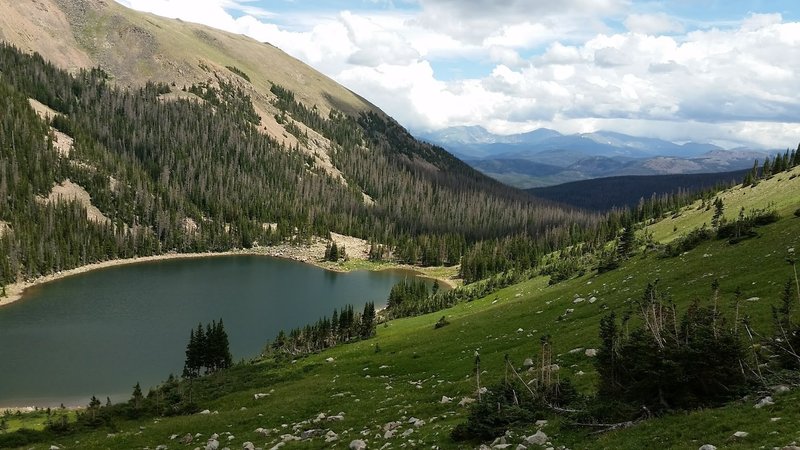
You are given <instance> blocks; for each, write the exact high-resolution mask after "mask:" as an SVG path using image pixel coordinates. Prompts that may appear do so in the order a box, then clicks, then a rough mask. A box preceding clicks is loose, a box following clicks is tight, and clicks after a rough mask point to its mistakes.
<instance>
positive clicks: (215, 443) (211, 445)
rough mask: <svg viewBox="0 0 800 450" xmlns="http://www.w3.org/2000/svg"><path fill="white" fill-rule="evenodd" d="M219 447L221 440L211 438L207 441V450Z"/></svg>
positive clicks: (214, 449)
mask: <svg viewBox="0 0 800 450" xmlns="http://www.w3.org/2000/svg"><path fill="white" fill-rule="evenodd" d="M218 449H219V441H218V440H216V439H209V440H208V442H207V443H206V450H218Z"/></svg>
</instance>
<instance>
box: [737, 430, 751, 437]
mask: <svg viewBox="0 0 800 450" xmlns="http://www.w3.org/2000/svg"><path fill="white" fill-rule="evenodd" d="M749 434H750V433H748V432H747V431H737V432H736V433H733V437H736V438H746V437H747V436H748V435H749Z"/></svg>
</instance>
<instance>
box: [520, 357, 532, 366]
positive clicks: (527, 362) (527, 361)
mask: <svg viewBox="0 0 800 450" xmlns="http://www.w3.org/2000/svg"><path fill="white" fill-rule="evenodd" d="M522 367H533V360H532V359H530V358H525V361H524V362H523V363H522Z"/></svg>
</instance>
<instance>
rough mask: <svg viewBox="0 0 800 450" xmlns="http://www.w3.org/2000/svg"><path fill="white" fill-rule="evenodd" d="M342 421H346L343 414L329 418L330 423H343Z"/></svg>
mask: <svg viewBox="0 0 800 450" xmlns="http://www.w3.org/2000/svg"><path fill="white" fill-rule="evenodd" d="M342 420H344V416H343V415H341V414H337V415H335V416H328V421H329V422H341V421H342Z"/></svg>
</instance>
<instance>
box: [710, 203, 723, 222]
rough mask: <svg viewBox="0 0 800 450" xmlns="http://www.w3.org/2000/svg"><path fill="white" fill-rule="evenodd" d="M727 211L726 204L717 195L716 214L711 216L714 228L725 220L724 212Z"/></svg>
mask: <svg viewBox="0 0 800 450" xmlns="http://www.w3.org/2000/svg"><path fill="white" fill-rule="evenodd" d="M724 213H725V204H724V203H723V202H722V199H721V198H719V197H717V198H716V200H714V216H713V217H712V218H711V226H713V227H714V228H719V226H720V225H722V224H723V223H724V222H725V219H724V217H723V214H724Z"/></svg>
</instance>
